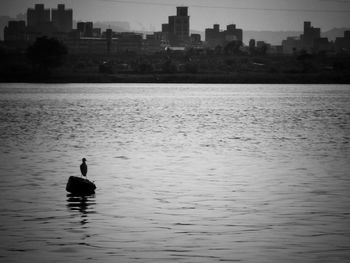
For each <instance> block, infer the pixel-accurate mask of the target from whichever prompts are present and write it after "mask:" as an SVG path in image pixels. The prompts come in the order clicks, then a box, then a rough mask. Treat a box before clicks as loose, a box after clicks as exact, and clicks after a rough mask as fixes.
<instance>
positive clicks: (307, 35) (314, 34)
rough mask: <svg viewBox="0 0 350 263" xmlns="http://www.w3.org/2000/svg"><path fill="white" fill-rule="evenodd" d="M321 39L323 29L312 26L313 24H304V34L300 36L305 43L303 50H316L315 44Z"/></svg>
mask: <svg viewBox="0 0 350 263" xmlns="http://www.w3.org/2000/svg"><path fill="white" fill-rule="evenodd" d="M320 37H321V29H320V28H315V27H312V26H311V22H309V21H305V22H304V34H302V35H301V36H300V39H301V41H302V42H303V49H304V50H306V51H312V50H313V48H314V42H315V40H316V39H319V38H320Z"/></svg>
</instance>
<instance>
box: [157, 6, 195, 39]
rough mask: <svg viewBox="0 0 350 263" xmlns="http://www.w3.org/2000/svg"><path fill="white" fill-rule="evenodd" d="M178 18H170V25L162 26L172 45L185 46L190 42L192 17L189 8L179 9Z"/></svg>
mask: <svg viewBox="0 0 350 263" xmlns="http://www.w3.org/2000/svg"><path fill="white" fill-rule="evenodd" d="M176 9H177V13H176V16H169V17H168V24H163V25H162V32H163V33H164V35H165V36H166V37H167V39H166V40H168V41H169V43H170V45H173V46H185V45H187V44H189V42H190V17H189V16H188V7H186V6H180V7H177V8H176Z"/></svg>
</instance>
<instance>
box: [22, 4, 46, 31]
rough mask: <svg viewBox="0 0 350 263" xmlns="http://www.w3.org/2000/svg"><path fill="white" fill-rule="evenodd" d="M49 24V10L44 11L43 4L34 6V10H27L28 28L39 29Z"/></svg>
mask: <svg viewBox="0 0 350 263" xmlns="http://www.w3.org/2000/svg"><path fill="white" fill-rule="evenodd" d="M47 23H50V9H45V7H44V5H43V4H36V5H35V7H34V9H33V8H28V10H27V25H28V27H36V28H38V27H40V26H42V25H43V24H47Z"/></svg>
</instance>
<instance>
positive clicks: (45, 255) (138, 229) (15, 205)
mask: <svg viewBox="0 0 350 263" xmlns="http://www.w3.org/2000/svg"><path fill="white" fill-rule="evenodd" d="M0 109H1V110H0V160H1V161H0V178H1V183H0V207H1V210H0V222H1V224H0V262H6V263H7V262H9V263H17V262H28V261H32V262H126V263H128V262H142V263H145V262H146V263H148V262H150V263H156V262H159V263H163V262H180V263H189V262H190V263H192V262H201V263H202V262H204V263H212V262H225V261H227V262H236V261H240V262H247V263H248V262H249V263H250V262H259V263H260V262H268V263H271V262H278V263H279V262H307V263H309V262H317V263H319V262H349V261H350V230H349V222H350V213H349V211H350V191H349V189H350V177H349V171H350V135H349V134H350V87H349V86H336V85H324V86H317V85H316V86H303V85H176V84H174V85H132V84H128V85H124V84H119V85H114V84H113V85H105V84H101V85H100V84H98V85H96V84H84V85H81V84H74V85H46V84H45V85H37V84H35V85H26V84H0ZM82 157H86V158H87V159H88V160H89V173H88V179H89V180H93V181H95V184H96V186H97V191H96V194H95V195H94V196H87V197H79V196H72V195H67V193H66V191H65V186H66V183H67V180H68V178H69V176H79V175H80V170H79V165H80V163H81V158H82Z"/></svg>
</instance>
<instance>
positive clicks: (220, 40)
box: [205, 24, 243, 48]
mask: <svg viewBox="0 0 350 263" xmlns="http://www.w3.org/2000/svg"><path fill="white" fill-rule="evenodd" d="M242 40H243V30H242V29H238V28H236V25H234V24H231V25H227V26H226V30H224V31H220V25H218V24H215V25H214V26H213V28H207V29H205V42H206V45H207V46H208V47H210V48H215V47H217V46H221V47H224V46H225V45H227V44H228V43H229V42H232V41H240V42H242Z"/></svg>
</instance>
